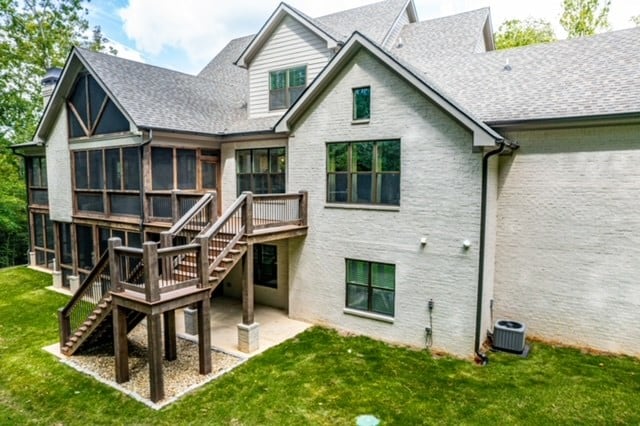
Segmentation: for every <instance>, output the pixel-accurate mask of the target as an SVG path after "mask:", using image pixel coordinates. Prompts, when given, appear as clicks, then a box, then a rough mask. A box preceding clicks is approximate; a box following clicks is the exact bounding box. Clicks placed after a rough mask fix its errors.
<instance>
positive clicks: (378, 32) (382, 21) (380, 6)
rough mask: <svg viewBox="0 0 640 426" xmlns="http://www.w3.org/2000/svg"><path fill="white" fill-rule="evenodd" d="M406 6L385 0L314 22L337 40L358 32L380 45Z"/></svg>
mask: <svg viewBox="0 0 640 426" xmlns="http://www.w3.org/2000/svg"><path fill="white" fill-rule="evenodd" d="M406 6H407V0H386V1H381V2H378V3H373V4H369V5H365V6H361V7H357V8H355V9H349V10H344V11H342V12H338V13H333V14H331V15H325V16H321V17H319V18H315V21H317V22H318V23H319V24H320V25H321V26H324V27H325V28H328V29H329V31H332V33H331V34H332V35H333V36H334V37H335V38H337V39H339V40H343V41H344V40H346V39H348V38H349V36H351V34H352V33H354V32H355V31H358V32H360V33H362V34H364V35H365V36H367V38H369V39H371V40H373V41H374V42H376V43H378V44H380V43H382V41H383V39H384V37H385V36H386V35H387V32H388V31H389V30H390V29H391V26H392V25H393V23H394V22H395V20H396V18H397V17H398V16H399V15H400V12H402V10H403V9H404V8H405V7H406Z"/></svg>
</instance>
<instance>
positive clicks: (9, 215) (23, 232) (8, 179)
mask: <svg viewBox="0 0 640 426" xmlns="http://www.w3.org/2000/svg"><path fill="white" fill-rule="evenodd" d="M17 162H18V161H17V159H16V157H15V156H13V155H11V154H9V153H4V154H0V176H2V179H0V265H2V266H7V265H17V264H24V263H26V262H27V250H28V245H27V240H28V236H29V234H28V231H27V228H28V225H29V224H28V221H27V209H26V205H25V186H24V180H23V178H22V176H21V174H20V172H19V170H20V169H19V167H18V165H17V164H16V163H17Z"/></svg>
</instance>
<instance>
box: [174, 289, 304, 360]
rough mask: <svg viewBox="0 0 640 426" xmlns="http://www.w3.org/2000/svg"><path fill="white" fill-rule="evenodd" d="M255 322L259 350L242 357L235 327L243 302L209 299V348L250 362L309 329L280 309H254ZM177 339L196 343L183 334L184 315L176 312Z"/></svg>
mask: <svg viewBox="0 0 640 426" xmlns="http://www.w3.org/2000/svg"><path fill="white" fill-rule="evenodd" d="M254 312H255V321H256V322H257V323H258V324H260V330H259V333H260V338H259V348H258V350H256V351H254V352H251V353H245V352H241V351H239V350H238V324H239V323H241V322H242V300H240V299H234V298H230V297H214V298H213V299H211V346H212V347H213V348H214V349H218V350H221V351H223V352H227V353H230V354H232V355H236V356H239V357H242V358H250V357H252V356H255V355H258V354H259V353H262V352H263V351H265V350H266V349H269V348H270V347H273V346H276V345H278V344H280V343H282V342H283V341H285V340H287V339H290V338H292V337H294V336H296V335H297V334H299V333H301V332H303V331H304V330H306V329H307V328H309V327H311V324H308V323H306V322H302V321H297V320H293V319H290V318H289V317H288V316H287V314H286V312H285V311H284V310H282V309H277V308H272V307H269V306H264V305H258V304H256V305H255V311H254ZM176 331H177V334H178V336H180V337H182V338H186V339H189V340H194V341H196V340H197V336H193V335H191V334H186V333H185V324H184V314H183V310H182V309H180V310H179V311H177V312H176Z"/></svg>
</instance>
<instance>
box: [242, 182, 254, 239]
mask: <svg viewBox="0 0 640 426" xmlns="http://www.w3.org/2000/svg"><path fill="white" fill-rule="evenodd" d="M242 195H244V196H245V202H244V204H243V205H242V221H243V222H244V226H245V232H246V233H247V234H252V233H253V194H252V193H251V192H250V191H245V192H243V193H242Z"/></svg>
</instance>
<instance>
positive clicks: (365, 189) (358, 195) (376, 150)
mask: <svg viewBox="0 0 640 426" xmlns="http://www.w3.org/2000/svg"><path fill="white" fill-rule="evenodd" d="M327 202H329V203H345V204H346V203H351V204H382V205H392V206H398V205H400V141H399V140H383V141H359V142H336V143H328V144H327Z"/></svg>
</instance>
